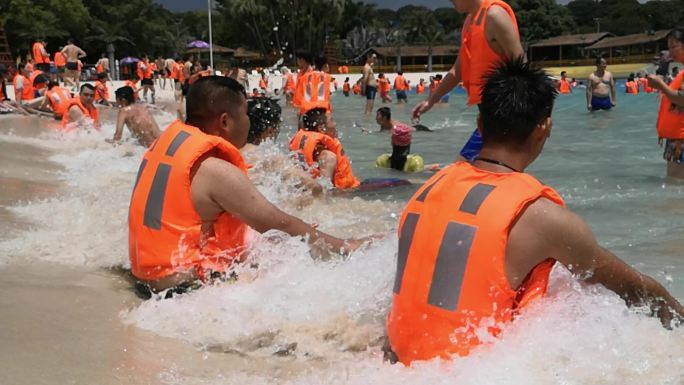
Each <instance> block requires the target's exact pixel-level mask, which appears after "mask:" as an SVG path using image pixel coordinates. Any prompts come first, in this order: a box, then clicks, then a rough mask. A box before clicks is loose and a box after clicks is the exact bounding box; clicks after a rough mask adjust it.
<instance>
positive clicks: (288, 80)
mask: <svg viewBox="0 0 684 385" xmlns="http://www.w3.org/2000/svg"><path fill="white" fill-rule="evenodd" d="M280 72H281V73H282V74H283V83H282V86H281V88H282V89H283V90H285V100H286V101H287V103H288V104H289V103H292V98H293V97H294V93H295V89H296V88H297V87H296V86H297V83H296V82H295V78H294V75H293V74H292V71H291V70H290V69H289V68H287V67H283V68H282V69H281V71H280Z"/></svg>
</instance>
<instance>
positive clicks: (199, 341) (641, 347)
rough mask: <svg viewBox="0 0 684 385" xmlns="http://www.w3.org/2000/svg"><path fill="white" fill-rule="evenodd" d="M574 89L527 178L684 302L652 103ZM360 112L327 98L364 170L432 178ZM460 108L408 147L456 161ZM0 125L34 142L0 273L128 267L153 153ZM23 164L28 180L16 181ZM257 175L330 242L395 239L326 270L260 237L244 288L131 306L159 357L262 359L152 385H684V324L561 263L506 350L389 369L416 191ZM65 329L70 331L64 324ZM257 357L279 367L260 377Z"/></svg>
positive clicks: (670, 185)
mask: <svg viewBox="0 0 684 385" xmlns="http://www.w3.org/2000/svg"><path fill="white" fill-rule="evenodd" d="M581 91H582V90H580V92H577V93H576V94H573V95H568V96H562V97H559V99H558V102H557V104H556V108H555V111H554V116H553V118H554V127H553V131H552V136H551V138H550V140H549V141H548V143H547V146H546V148H545V151H544V153H543V154H542V156H541V157H540V158H539V159H538V161H537V162H536V163H535V164H534V165H533V166H532V167H531V168H530V170H529V171H530V172H531V173H533V174H534V175H535V176H537V177H538V178H539V179H541V180H542V181H543V182H545V183H547V184H549V185H551V186H552V187H554V188H556V189H557V190H558V191H559V192H560V194H561V195H562V196H563V197H564V198H565V200H566V202H567V204H568V206H569V208H571V209H572V210H574V211H576V212H578V213H579V214H580V215H581V216H583V217H584V218H585V219H586V220H587V221H588V222H589V224H590V225H591V226H592V228H593V229H594V231H595V233H596V236H597V237H598V239H599V240H600V242H601V243H602V244H603V245H605V246H606V247H608V248H609V249H611V250H613V251H614V252H615V253H616V254H618V255H619V256H621V257H623V258H624V259H626V260H627V261H628V262H629V263H631V264H632V265H634V266H636V267H637V268H639V269H640V270H642V271H644V272H647V273H649V274H651V275H653V276H654V277H656V278H657V279H658V280H659V281H660V282H661V283H663V284H664V285H665V286H666V287H668V289H670V290H671V291H672V292H673V293H674V294H675V295H676V296H677V297H678V298H680V299H684V263H683V262H682V261H681V259H682V258H683V257H684V253H683V252H682V245H683V243H682V236H683V235H684V234H683V233H684V225H683V222H682V219H681V218H682V217H683V216H684V200H682V197H684V194H683V192H684V191H683V190H684V184H682V183H681V182H676V181H672V180H667V179H666V178H665V177H664V174H665V166H664V162H663V161H662V159H661V150H660V149H659V147H658V144H657V140H656V138H655V129H654V122H655V111H656V109H657V103H658V102H657V99H656V96H655V95H638V96H635V97H628V96H627V95H624V94H620V95H619V100H618V103H619V106H618V108H617V109H615V110H614V111H611V112H608V113H605V112H601V113H595V114H588V113H587V112H586V110H585V104H586V101H585V97H584V93H583V92H581ZM416 100H417V98H416V97H415V96H414V97H412V98H411V99H410V103H409V104H408V105H400V106H397V105H396V104H395V105H391V107H392V110H393V114H394V116H395V117H396V118H398V119H401V120H404V121H408V120H409V119H408V116H409V113H410V109H411V108H412V106H413V104H414V103H415V101H416ZM364 101H365V100H364V99H361V98H358V97H350V98H344V97H343V96H342V95H341V94H337V95H335V96H334V99H333V104H334V111H335V118H336V120H337V123H338V130H339V131H340V133H341V137H342V140H343V143H344V145H345V150H346V152H347V153H348V155H349V156H350V158H351V159H352V162H353V167H354V170H355V173H356V174H357V176H358V177H359V178H360V179H364V178H371V177H374V178H375V177H404V178H405V177H408V178H410V179H411V180H412V181H414V182H420V181H422V180H425V179H426V178H428V177H429V174H427V173H426V174H412V175H406V174H402V173H398V172H395V171H392V170H385V169H377V168H375V167H374V164H375V158H376V157H377V155H379V154H380V153H382V152H388V151H389V150H390V139H389V136H388V135H383V134H370V135H364V134H362V133H361V131H360V130H359V129H358V128H354V123H357V124H358V125H362V126H365V127H367V128H374V129H377V125H376V124H375V122H374V117H370V118H365V117H363V116H362V112H361V111H362V109H363V104H364ZM380 105H381V104H380V103H376V108H377V107H379V106H380ZM464 105H465V98H464V96H463V95H459V94H454V95H452V97H451V102H450V103H449V104H447V105H439V106H436V107H435V108H434V110H433V111H431V112H430V113H429V114H427V115H425V116H424V117H423V119H422V123H423V124H425V125H427V126H428V127H431V128H433V129H435V132H433V133H423V132H419V133H415V134H414V142H413V144H412V150H413V152H415V153H419V154H421V155H422V156H423V157H424V158H425V161H426V163H437V162H439V163H448V162H451V161H453V159H454V158H455V157H456V154H457V153H458V150H459V149H460V147H461V145H462V144H463V143H464V142H465V140H466V139H467V138H468V136H469V135H470V133H471V131H472V130H473V128H474V122H475V118H476V109H465V108H464V107H463V106H464ZM285 110H286V114H285V116H284V121H285V123H284V127H283V130H282V133H281V137H280V138H279V143H278V146H273V145H267V146H265V147H264V148H263V149H261V150H260V151H263V153H264V156H267V155H268V154H271V153H274V152H282V151H283V150H282V148H283V143H284V142H285V140H286V139H287V137H288V136H289V134H291V133H292V131H293V122H294V117H293V115H292V113H291V111H289V109H285ZM157 119H158V121H159V122H160V125H166V124H168V123H169V122H171V120H172V119H173V117H172V115H170V114H162V115H159V116H157ZM41 125H45V123H44V121H43V122H42V123H41ZM8 126H9V127H8ZM0 127H1V128H0V146H1V147H0V148H2V147H4V148H8V149H10V148H22V146H24V147H27V148H29V147H30V150H21V151H15V153H6V154H9V155H7V156H5V157H6V158H7V163H3V164H7V166H4V165H3V166H2V167H1V168H0V172H1V173H0V178H5V177H6V179H7V180H11V181H14V182H12V183H14V184H17V185H21V186H25V184H26V183H27V182H26V180H32V181H33V182H32V183H34V184H35V185H36V186H37V187H35V188H30V189H29V190H26V191H24V190H17V189H14V190H11V187H10V188H8V187H6V186H7V185H9V184H8V183H6V182H3V191H15V192H14V193H12V194H14V196H15V198H16V197H19V198H22V197H24V195H25V198H22V199H20V200H21V201H23V202H21V203H16V202H14V203H11V204H10V203H5V201H1V202H0V203H2V204H6V205H7V206H6V207H2V209H3V210H4V211H6V213H5V214H3V211H0V215H4V216H6V217H7V218H8V221H7V225H3V227H7V233H8V235H7V236H3V237H0V266H2V265H6V268H8V269H9V268H11V267H12V266H14V265H17V264H23V263H28V264H37V263H44V262H50V263H58V264H62V265H67V266H72V267H79V268H83V267H85V268H86V269H87V270H92V271H98V270H99V269H102V268H110V267H117V266H123V267H127V264H128V261H127V225H126V219H127V218H126V216H127V212H128V200H129V197H130V191H131V187H132V184H133V180H134V178H135V170H137V166H138V162H139V159H140V157H141V155H142V153H143V150H142V149H141V148H139V147H137V146H135V145H134V144H133V143H132V142H127V143H125V144H124V145H122V146H118V147H112V146H110V145H109V144H107V143H105V142H104V141H103V139H104V138H105V137H110V136H111V133H112V132H113V129H114V127H113V125H112V124H111V123H109V124H106V125H105V127H104V129H103V132H78V133H70V134H57V133H55V132H54V131H50V130H42V129H41V130H39V129H36V128H35V127H32V126H31V127H25V125H22V124H18V123H13V124H9V125H5V124H4V122H3V124H2V125H0ZM27 152H30V153H31V154H36V155H35V158H36V159H35V161H36V162H37V163H36V164H35V166H33V165H29V166H26V164H27V162H29V160H27V159H26V153H27ZM0 156H3V155H0ZM45 158H47V159H45ZM46 162H47V163H49V167H48V166H47V165H46V164H44V163H46ZM20 166H23V167H28V170H25V171H22V173H21V174H20V175H18V174H17V172H16V170H17V167H20ZM41 170H43V171H41ZM44 170H47V171H44ZM256 172H258V167H257V171H256ZM42 173H44V174H46V175H44V176H43V175H42ZM259 176H260V178H259V179H258V180H259V183H260V184H259V189H260V190H261V191H262V192H263V193H264V194H265V195H266V196H267V197H268V198H269V199H271V200H273V201H275V202H277V203H278V204H279V205H281V206H282V207H283V208H284V209H286V210H287V211H289V212H291V213H294V214H295V215H298V216H301V217H302V218H303V219H305V220H307V221H310V222H315V223H318V224H320V226H321V228H322V229H324V230H326V231H330V232H332V233H334V234H336V235H340V236H352V235H355V236H361V235H368V234H376V233H384V234H386V237H385V238H384V239H382V240H380V241H377V242H376V243H375V244H373V245H372V246H371V247H369V248H368V249H365V250H362V251H359V252H357V253H355V254H354V255H352V256H351V257H350V258H349V259H348V260H345V261H338V262H315V261H313V260H312V259H311V258H310V256H309V254H308V251H307V250H308V249H307V247H306V246H305V245H304V244H303V243H302V242H301V241H300V240H297V239H293V238H290V237H286V236H283V235H282V234H277V233H267V234H265V235H261V236H259V235H256V234H255V235H254V236H255V242H254V249H253V254H252V258H253V259H252V261H253V262H256V263H258V268H256V269H254V268H249V267H241V268H240V269H241V271H240V272H241V276H242V277H243V278H242V279H241V280H240V281H239V282H237V283H235V284H231V285H221V286H216V287H210V288H206V289H203V290H200V291H197V292H194V293H192V294H190V295H186V296H181V297H178V298H174V299H172V300H165V301H155V300H151V301H147V302H143V303H140V302H138V301H130V300H126V301H124V300H121V301H120V305H119V307H118V309H117V311H118V320H116V322H118V323H120V324H123V325H127V326H125V329H124V330H126V332H125V333H126V334H125V335H128V334H129V333H134V332H135V333H137V332H136V330H138V331H144V332H145V333H148V334H149V335H151V336H152V340H151V341H152V342H148V344H151V346H155V344H159V346H165V345H163V344H162V343H161V342H160V341H162V338H165V339H170V340H177V341H180V342H181V344H184V345H181V350H182V349H183V348H182V346H185V349H187V351H188V352H193V353H195V352H200V353H201V354H202V355H203V356H204V357H205V359H208V360H210V361H212V362H216V361H219V362H220V361H221V360H224V361H230V360H233V359H234V357H242V358H246V359H247V360H249V361H251V362H255V363H256V364H254V365H253V366H249V365H246V366H244V367H243V366H235V367H232V368H231V366H227V367H221V366H218V367H217V369H216V370H213V371H207V370H199V369H198V370H197V371H195V370H193V367H194V366H192V365H183V364H182V361H183V360H182V356H183V355H182V354H179V355H171V356H170V357H171V358H169V359H168V360H165V361H164V362H163V363H161V364H160V365H159V367H158V368H155V373H153V374H151V378H153V379H154V381H155V382H154V383H163V384H224V383H225V384H262V383H263V384H266V383H289V384H321V383H333V382H335V383H345V384H368V383H377V384H428V383H429V384H453V383H457V384H487V383H491V384H549V383H557V384H593V383H596V384H605V383H611V384H612V383H615V384H618V383H619V384H623V383H632V384H641V383H652V384H677V383H681V382H683V381H684V358H683V357H684V331H682V330H675V331H666V330H664V329H663V328H661V327H660V326H659V323H658V321H657V320H654V319H651V318H648V317H645V316H643V315H641V314H639V312H638V311H634V310H631V311H630V310H627V309H626V308H625V306H624V303H623V302H622V301H621V300H619V298H617V297H616V296H614V295H613V294H611V293H609V292H607V291H606V290H604V289H602V288H597V287H583V286H581V285H579V284H577V283H576V282H575V281H574V280H573V279H572V278H571V277H569V276H568V274H567V272H565V271H564V270H562V269H557V270H556V271H555V273H554V279H553V282H552V286H551V292H550V295H549V297H548V298H546V299H544V300H543V301H540V302H538V303H537V304H536V305H535V306H534V307H533V308H532V309H531V310H530V311H529V312H528V313H527V314H526V315H525V316H524V317H522V318H521V319H519V320H518V321H517V322H516V323H515V324H513V325H511V327H510V328H508V330H507V331H506V332H505V333H504V335H503V336H502V338H501V340H500V341H497V342H495V343H492V344H490V345H486V346H483V347H482V348H481V349H479V350H477V351H476V352H475V353H474V354H472V355H471V356H470V357H468V358H461V359H456V360H454V361H452V362H430V363H423V364H419V365H417V366H416V367H415V368H413V369H410V370H409V369H406V368H403V367H401V366H390V365H386V364H383V363H382V359H381V354H380V347H379V337H381V336H382V335H383V328H384V326H383V320H384V317H385V315H386V312H387V309H388V306H389V295H390V292H391V283H392V280H393V278H394V264H395V254H396V248H397V239H396V235H395V232H396V227H397V222H398V216H399V215H400V214H401V210H402V208H403V203H404V202H405V201H406V199H408V197H410V195H411V194H412V193H413V191H415V189H416V188H417V187H418V185H414V186H409V187H401V188H395V189H386V190H379V191H376V192H372V193H359V194H349V195H347V196H338V197H334V198H326V199H325V200H323V201H317V202H314V203H313V204H311V205H309V206H306V207H304V208H302V209H299V208H297V204H296V201H297V200H298V198H299V192H298V191H297V190H296V189H295V188H294V187H291V186H283V185H282V184H281V183H280V176H279V175H278V174H267V175H259ZM2 180H4V179H2ZM36 180H37V182H36ZM17 181H19V182H17ZM22 183H23V184H22ZM23 188H25V187H23ZM16 191H19V192H16ZM8 194H9V193H8ZM7 202H9V200H8V201H7ZM3 232H4V231H3ZM117 295H119V296H122V298H130V296H131V295H130V293H119V294H117ZM115 298H116V297H115ZM113 302H114V303H116V301H113ZM114 306H116V305H114ZM54 333H55V334H59V333H60V327H59V326H55V330H54ZM102 333H106V331H103V332H102ZM154 336H158V337H157V338H159V339H158V340H156V339H155V338H154ZM155 341H157V342H155ZM120 354H121V356H122V357H125V353H120ZM188 354H190V353H188ZM263 360H267V361H268V362H269V365H264V366H261V365H260V364H259V363H260V362H265V361H263ZM113 362H116V363H117V364H112V368H111V372H116V373H119V375H121V376H123V378H126V379H127V380H128V383H136V380H135V373H136V372H135V370H134V369H131V367H135V365H130V366H126V365H122V364H120V363H118V362H119V360H113ZM198 365H200V364H198ZM274 368H275V369H274ZM122 371H123V372H124V373H127V374H124V375H122V374H121V372H122ZM110 374H111V373H107V372H103V373H102V375H103V376H108V375H110ZM140 381H141V382H140V383H148V382H143V380H140ZM145 381H148V380H145Z"/></svg>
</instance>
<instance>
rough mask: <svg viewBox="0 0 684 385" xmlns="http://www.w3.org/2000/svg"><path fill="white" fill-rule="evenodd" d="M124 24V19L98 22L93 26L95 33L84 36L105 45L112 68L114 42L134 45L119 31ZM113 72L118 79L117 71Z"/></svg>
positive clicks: (86, 39) (87, 39)
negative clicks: (116, 21)
mask: <svg viewBox="0 0 684 385" xmlns="http://www.w3.org/2000/svg"><path fill="white" fill-rule="evenodd" d="M125 24H126V21H121V22H118V23H105V22H100V23H98V24H96V25H94V26H93V30H94V31H95V33H96V34H95V35H91V36H88V37H86V38H85V41H99V42H101V43H103V44H104V45H105V49H106V50H107V56H108V57H109V65H110V66H111V68H112V69H114V63H115V56H114V53H115V52H116V43H120V42H121V43H128V44H130V45H133V46H134V45H135V43H134V42H133V41H132V40H131V39H129V38H127V37H125V36H122V35H121V31H122V30H123V27H124V25H125ZM113 72H114V73H115V74H114V76H115V78H117V80H118V72H117V71H113Z"/></svg>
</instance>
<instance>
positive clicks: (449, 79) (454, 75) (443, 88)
mask: <svg viewBox="0 0 684 385" xmlns="http://www.w3.org/2000/svg"><path fill="white" fill-rule="evenodd" d="M460 58H461V54H460V53H459V54H458V57H456V62H455V63H454V65H453V66H451V69H450V70H449V71H448V72H447V74H446V76H445V77H444V79H442V82H441V83H439V85H438V86H437V88H436V89H435V91H434V92H431V93H430V94H429V95H428V97H427V99H425V100H423V101H422V102H420V103H418V104H417V105H416V106H415V107H414V108H413V111H412V112H411V119H413V120H414V121H418V120H420V115H422V114H424V113H426V112H428V111H429V110H430V108H432V106H433V105H435V103H437V102H439V101H440V100H442V98H443V97H444V95H446V94H447V93H448V92H449V91H451V90H453V89H454V87H456V86H457V85H458V83H460V82H461V63H460Z"/></svg>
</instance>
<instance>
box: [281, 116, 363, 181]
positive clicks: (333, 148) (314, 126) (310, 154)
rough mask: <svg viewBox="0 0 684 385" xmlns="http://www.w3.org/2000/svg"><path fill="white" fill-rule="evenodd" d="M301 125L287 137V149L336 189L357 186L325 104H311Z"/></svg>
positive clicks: (315, 175) (334, 124)
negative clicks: (293, 134) (302, 125)
mask: <svg viewBox="0 0 684 385" xmlns="http://www.w3.org/2000/svg"><path fill="white" fill-rule="evenodd" d="M303 122H304V129H303V130H299V131H297V133H296V134H295V136H294V137H293V138H292V140H290V145H289V148H290V151H293V152H295V154H296V156H297V159H298V160H299V161H300V162H302V163H303V164H306V166H308V167H309V170H310V172H311V174H312V176H314V177H315V178H318V177H321V178H325V179H329V180H330V181H331V182H332V184H333V186H335V188H338V189H350V188H355V187H358V186H359V185H360V184H361V183H360V182H359V180H358V179H356V177H355V176H354V172H353V170H352V167H351V161H350V160H349V157H347V155H346V154H345V153H344V149H343V148H342V143H341V142H340V140H339V139H337V124H336V123H335V121H334V120H333V118H332V114H330V113H327V112H326V110H325V108H322V107H318V108H314V109H312V110H310V111H308V112H307V113H306V115H304V118H303Z"/></svg>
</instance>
